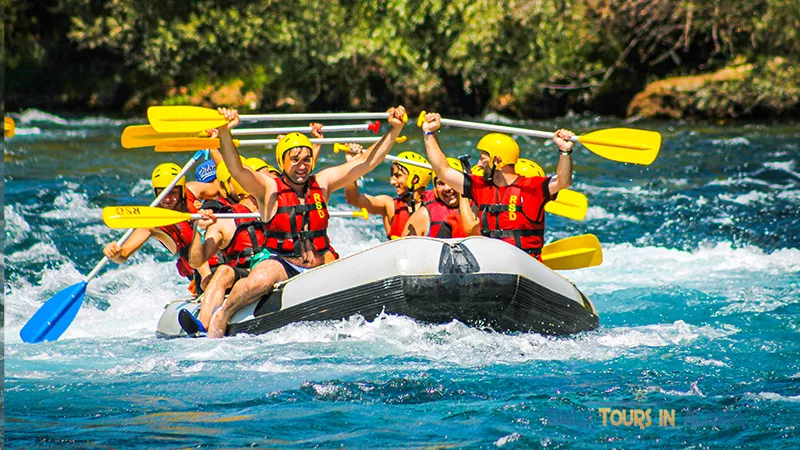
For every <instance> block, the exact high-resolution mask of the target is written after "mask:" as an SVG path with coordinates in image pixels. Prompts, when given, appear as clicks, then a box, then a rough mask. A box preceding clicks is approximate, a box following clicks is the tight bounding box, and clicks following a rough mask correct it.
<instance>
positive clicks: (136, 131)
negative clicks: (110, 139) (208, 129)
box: [122, 125, 205, 148]
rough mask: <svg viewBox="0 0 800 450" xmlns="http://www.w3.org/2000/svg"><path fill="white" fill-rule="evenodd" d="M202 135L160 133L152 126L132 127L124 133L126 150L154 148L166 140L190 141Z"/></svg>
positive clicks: (123, 140) (123, 144) (123, 138)
mask: <svg viewBox="0 0 800 450" xmlns="http://www.w3.org/2000/svg"><path fill="white" fill-rule="evenodd" d="M201 134H202V135H205V133H204V132H202V133H159V132H158V131H156V130H155V128H153V127H152V126H150V125H131V126H129V127H126V128H125V129H124V130H123V131H122V146H123V147H124V148H140V147H153V146H155V145H158V143H159V142H161V141H163V140H164V139H190V138H197V137H202V136H201Z"/></svg>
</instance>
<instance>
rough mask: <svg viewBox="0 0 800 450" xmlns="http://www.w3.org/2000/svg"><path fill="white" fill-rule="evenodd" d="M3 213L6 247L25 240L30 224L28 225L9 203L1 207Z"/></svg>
mask: <svg viewBox="0 0 800 450" xmlns="http://www.w3.org/2000/svg"><path fill="white" fill-rule="evenodd" d="M3 214H4V217H5V233H6V247H8V246H9V245H14V244H19V243H20V242H22V241H23V240H25V239H26V238H27V237H28V235H29V234H30V232H31V226H30V225H28V222H26V221H25V219H24V218H23V217H22V216H21V215H20V214H19V213H17V211H15V209H14V207H13V206H11V205H5V206H4V207H3Z"/></svg>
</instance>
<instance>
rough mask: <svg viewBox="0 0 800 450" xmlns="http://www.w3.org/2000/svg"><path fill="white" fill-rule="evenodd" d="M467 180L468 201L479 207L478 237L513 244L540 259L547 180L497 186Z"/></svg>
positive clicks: (474, 178)
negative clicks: (470, 189)
mask: <svg viewBox="0 0 800 450" xmlns="http://www.w3.org/2000/svg"><path fill="white" fill-rule="evenodd" d="M470 177H471V179H472V198H473V199H474V200H475V202H476V203H477V204H478V207H479V208H480V215H481V217H480V220H481V234H482V235H483V236H487V237H490V238H495V239H500V240H502V241H505V242H508V243H509V244H512V245H516V246H517V247H518V248H520V249H522V250H524V251H525V252H527V253H528V254H530V255H532V256H534V257H535V258H536V259H539V260H541V253H542V245H543V244H544V204H545V203H546V202H547V201H548V200H549V193H548V183H549V182H550V179H549V178H545V177H530V178H526V177H519V178H517V179H516V180H515V181H514V183H512V184H511V185H510V186H503V187H498V186H495V185H494V184H493V183H491V182H489V183H487V182H486V181H484V180H483V178H482V177H479V176H477V175H470Z"/></svg>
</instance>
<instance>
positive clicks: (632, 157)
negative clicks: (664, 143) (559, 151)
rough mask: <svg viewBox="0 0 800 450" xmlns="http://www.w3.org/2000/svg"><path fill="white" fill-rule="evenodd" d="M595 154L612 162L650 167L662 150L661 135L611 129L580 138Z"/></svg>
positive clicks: (579, 140) (627, 129) (631, 129)
mask: <svg viewBox="0 0 800 450" xmlns="http://www.w3.org/2000/svg"><path fill="white" fill-rule="evenodd" d="M578 142H580V143H581V144H583V146H584V147H586V148H587V149H589V150H590V151H592V152H593V153H595V154H597V155H599V156H602V157H603V158H606V159H610V160H612V161H619V162H626V163H633V164H642V165H645V166H646V165H648V164H650V163H652V162H653V161H655V159H656V156H658V152H659V150H661V133H659V132H657V131H649V130H637V129H634V128H609V129H607V130H598V131H593V132H591V133H589V134H584V135H583V136H580V137H579V138H578Z"/></svg>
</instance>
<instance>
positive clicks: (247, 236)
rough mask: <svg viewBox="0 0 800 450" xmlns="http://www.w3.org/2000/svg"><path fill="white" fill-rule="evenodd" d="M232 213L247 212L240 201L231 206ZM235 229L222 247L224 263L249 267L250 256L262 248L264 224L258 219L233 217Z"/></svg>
mask: <svg viewBox="0 0 800 450" xmlns="http://www.w3.org/2000/svg"><path fill="white" fill-rule="evenodd" d="M231 209H232V210H233V212H234V213H249V212H252V211H250V209H249V208H248V207H246V206H244V205H242V204H241V203H237V204H235V205H233V206H231ZM233 221H234V223H235V224H236V230H235V231H234V232H233V237H232V238H231V241H230V242H229V243H228V246H227V247H225V248H223V249H222V255H223V261H224V263H225V264H227V265H229V266H234V267H247V268H250V258H251V257H252V256H253V255H255V254H256V253H258V252H260V251H261V250H263V248H264V241H266V237H265V236H264V225H263V223H262V222H261V221H260V220H259V219H233Z"/></svg>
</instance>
